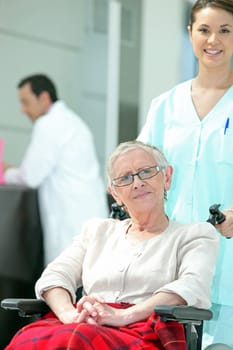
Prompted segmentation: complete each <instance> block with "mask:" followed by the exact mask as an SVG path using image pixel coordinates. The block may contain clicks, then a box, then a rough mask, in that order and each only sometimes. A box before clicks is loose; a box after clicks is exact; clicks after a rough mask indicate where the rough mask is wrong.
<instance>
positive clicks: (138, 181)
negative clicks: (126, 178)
mask: <svg viewBox="0 0 233 350" xmlns="http://www.w3.org/2000/svg"><path fill="white" fill-rule="evenodd" d="M133 185H134V186H136V187H137V186H142V185H144V181H143V180H141V179H140V177H139V176H138V175H135V176H134V178H133Z"/></svg>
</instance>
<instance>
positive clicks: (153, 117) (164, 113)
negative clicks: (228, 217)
mask: <svg viewBox="0 0 233 350" xmlns="http://www.w3.org/2000/svg"><path fill="white" fill-rule="evenodd" d="M138 139H139V140H141V141H143V142H147V143H150V144H153V145H155V146H157V147H159V148H160V149H161V150H162V151H163V152H164V154H165V156H166V157H167V159H168V161H169V163H170V164H171V165H172V166H173V168H174V172H173V179H172V186H171V189H170V190H169V192H168V200H167V204H166V209H167V214H168V216H169V217H170V218H171V219H174V220H177V221H180V222H191V221H205V220H207V218H208V216H209V211H208V209H209V207H210V205H212V204H215V203H218V204H221V209H224V208H228V207H229V206H232V205H233V86H232V87H231V88H230V89H229V90H228V91H227V92H226V93H225V95H224V96H223V97H222V98H221V99H220V100H219V101H218V103H217V104H216V105H215V106H214V108H213V109H212V110H211V111H210V112H209V114H208V115H207V116H206V117H205V118H204V119H203V120H202V121H200V119H199V117H198V115H197V113H196V110H195V107H194V105H193V102H192V99H191V80H189V81H186V82H184V83H181V84H179V85H177V86H176V87H174V88H173V89H171V90H170V91H168V92H166V93H164V94H162V95H160V96H159V97H157V98H155V99H154V100H153V101H152V104H151V107H150V110H149V114H148V117H147V121H146V124H145V126H144V128H143V129H142V131H141V133H140V135H139V137H138ZM194 263H195V262H194ZM211 300H212V302H215V303H219V304H225V305H233V238H232V239H226V238H224V237H222V236H221V237H220V248H219V257H218V261H217V265H216V273H215V276H214V281H213V288H212V298H211Z"/></svg>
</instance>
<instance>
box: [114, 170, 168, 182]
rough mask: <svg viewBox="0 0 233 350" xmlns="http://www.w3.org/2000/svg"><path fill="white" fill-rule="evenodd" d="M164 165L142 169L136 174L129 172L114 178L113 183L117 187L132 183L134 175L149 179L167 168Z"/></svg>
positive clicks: (141, 178)
mask: <svg viewBox="0 0 233 350" xmlns="http://www.w3.org/2000/svg"><path fill="white" fill-rule="evenodd" d="M165 168H166V167H165V166H164V165H154V166H151V167H148V168H145V169H142V170H140V171H138V172H137V173H134V174H128V175H124V176H120V177H116V178H115V179H112V181H111V184H112V185H113V186H116V187H123V186H128V185H131V184H132V183H133V181H134V176H138V177H139V179H140V180H147V179H150V178H151V177H153V176H156V175H158V173H159V172H160V171H161V170H163V169H165Z"/></svg>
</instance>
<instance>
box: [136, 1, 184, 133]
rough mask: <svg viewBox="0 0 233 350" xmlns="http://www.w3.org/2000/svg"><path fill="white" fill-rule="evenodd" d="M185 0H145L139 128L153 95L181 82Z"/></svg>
mask: <svg viewBox="0 0 233 350" xmlns="http://www.w3.org/2000/svg"><path fill="white" fill-rule="evenodd" d="M183 6H184V0H163V1H159V0H143V10H142V37H141V70H140V97H139V101H140V102H139V106H140V107H139V108H140V112H139V130H140V129H141V127H142V125H143V124H144V121H145V118H146V115H147V112H148V109H149V105H150V102H151V100H152V98H154V97H155V96H157V95H159V94H160V93H162V92H164V91H166V90H167V89H169V88H170V87H172V86H173V85H175V84H176V83H177V82H178V81H179V77H180V75H179V74H180V62H181V61H180V59H181V56H180V55H181V42H182V27H183V17H182V16H183Z"/></svg>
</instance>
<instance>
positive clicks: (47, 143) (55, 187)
mask: <svg viewBox="0 0 233 350" xmlns="http://www.w3.org/2000/svg"><path fill="white" fill-rule="evenodd" d="M18 92H19V100H20V103H21V107H22V111H23V112H24V113H25V114H26V115H27V116H28V117H29V118H30V119H31V121H32V122H33V131H32V137H31V142H30V144H29V146H28V148H27V150H26V153H25V155H24V158H23V160H22V163H21V165H20V166H19V167H13V166H10V165H8V164H6V163H4V170H5V171H4V177H5V182H6V183H8V184H18V185H26V186H29V187H32V188H38V194H39V205H40V212H41V220H42V226H43V231H44V252H45V264H48V263H49V262H50V261H51V260H53V259H54V258H55V257H56V256H57V255H58V254H59V253H60V252H61V251H62V250H63V249H64V248H65V247H66V246H67V245H68V244H69V243H70V242H71V240H72V237H73V236H74V235H76V234H78V233H79V232H80V228H81V226H82V224H83V222H84V221H85V220H87V219H88V218H90V217H106V216H108V210H107V203H106V202H107V201H106V193H105V189H104V186H103V182H102V179H101V176H100V173H99V164H98V161H97V156H96V152H95V147H94V142H93V137H92V134H91V132H90V130H89V129H88V127H87V126H86V125H85V123H84V122H83V120H81V119H80V117H79V116H77V115H76V114H75V113H74V112H73V111H71V110H70V109H69V108H68V107H67V106H66V105H65V103H64V102H62V101H61V100H58V98H57V94H56V88H55V86H54V84H53V82H52V81H51V80H50V79H49V78H48V77H47V76H45V75H43V74H36V75H32V76H29V77H27V78H25V79H23V80H22V81H21V82H20V83H19V84H18Z"/></svg>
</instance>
